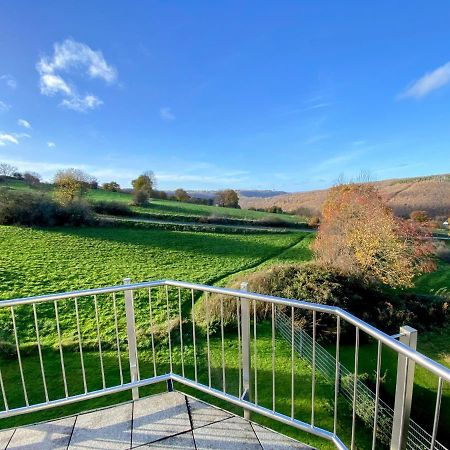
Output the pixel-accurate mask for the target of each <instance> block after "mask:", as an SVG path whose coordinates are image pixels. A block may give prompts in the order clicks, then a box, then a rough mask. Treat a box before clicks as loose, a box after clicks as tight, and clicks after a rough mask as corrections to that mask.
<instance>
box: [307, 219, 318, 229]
mask: <svg viewBox="0 0 450 450" xmlns="http://www.w3.org/2000/svg"><path fill="white" fill-rule="evenodd" d="M319 225H320V217H319V216H314V217H311V218H310V219H309V220H308V226H309V227H311V228H318V227H319Z"/></svg>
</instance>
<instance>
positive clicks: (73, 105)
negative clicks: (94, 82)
mask: <svg viewBox="0 0 450 450" xmlns="http://www.w3.org/2000/svg"><path fill="white" fill-rule="evenodd" d="M102 103H103V102H102V101H101V100H100V99H99V98H97V97H96V96H95V95H91V94H88V95H86V96H85V97H83V98H82V97H77V96H75V97H71V98H69V99H64V100H63V101H62V102H61V103H60V104H61V106H64V108H68V109H73V110H74V111H78V112H85V111H88V110H90V109H95V108H97V106H100V105H101V104H102Z"/></svg>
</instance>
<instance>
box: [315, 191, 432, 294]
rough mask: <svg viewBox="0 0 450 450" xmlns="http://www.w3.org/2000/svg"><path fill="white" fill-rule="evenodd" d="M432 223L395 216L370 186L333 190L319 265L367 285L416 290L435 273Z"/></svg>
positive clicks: (321, 232) (322, 232)
mask: <svg viewBox="0 0 450 450" xmlns="http://www.w3.org/2000/svg"><path fill="white" fill-rule="evenodd" d="M429 236H430V231H429V230H428V229H427V226H426V224H420V223H417V222H414V221H412V220H403V219H400V218H398V217H395V216H394V214H393V212H392V210H391V209H389V208H388V207H387V206H386V205H385V204H384V202H383V200H382V198H381V197H380V195H379V194H378V191H377V190H376V188H375V186H373V185H372V184H370V183H348V184H340V185H338V186H335V187H333V188H331V189H330V192H329V194H328V197H327V199H326V201H325V203H324V206H323V210H322V219H321V224H320V227H319V231H318V234H317V239H316V241H315V243H314V252H315V255H316V258H317V260H318V262H319V263H321V264H322V265H324V266H326V267H330V268H333V269H334V270H337V271H339V272H340V273H342V274H345V275H350V276H355V277H357V278H359V279H361V280H363V281H365V282H367V283H382V284H386V285H389V286H391V287H394V288H398V287H409V286H412V285H413V278H414V276H415V275H417V274H420V273H424V272H430V271H433V270H434V269H435V262H434V245H433V243H432V241H431V239H428V238H429Z"/></svg>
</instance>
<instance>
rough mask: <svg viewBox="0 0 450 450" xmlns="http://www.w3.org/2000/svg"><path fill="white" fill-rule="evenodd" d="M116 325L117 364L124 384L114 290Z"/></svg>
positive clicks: (114, 301) (121, 381) (114, 300)
mask: <svg viewBox="0 0 450 450" xmlns="http://www.w3.org/2000/svg"><path fill="white" fill-rule="evenodd" d="M113 309H114V325H115V328H116V347H117V364H118V365H119V377H120V384H123V372H122V356H121V355H120V338H119V321H118V319H117V302H116V293H115V292H113Z"/></svg>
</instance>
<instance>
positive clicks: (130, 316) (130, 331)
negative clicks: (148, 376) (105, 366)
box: [123, 278, 140, 400]
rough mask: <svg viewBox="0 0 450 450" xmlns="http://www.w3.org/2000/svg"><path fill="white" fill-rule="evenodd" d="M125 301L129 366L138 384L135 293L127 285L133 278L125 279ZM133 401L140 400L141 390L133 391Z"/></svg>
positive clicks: (134, 381) (132, 381) (134, 388)
mask: <svg viewBox="0 0 450 450" xmlns="http://www.w3.org/2000/svg"><path fill="white" fill-rule="evenodd" d="M123 284H124V291H123V294H124V301H125V319H126V321H127V341H128V364H129V367H130V381H131V383H133V384H134V383H136V382H137V381H139V380H140V373H139V354H138V345H137V339H136V319H135V314H134V291H133V290H132V289H129V288H128V289H127V285H130V284H131V278H124V279H123ZM131 395H132V398H133V400H137V399H138V398H139V388H138V387H133V388H132V389H131Z"/></svg>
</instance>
